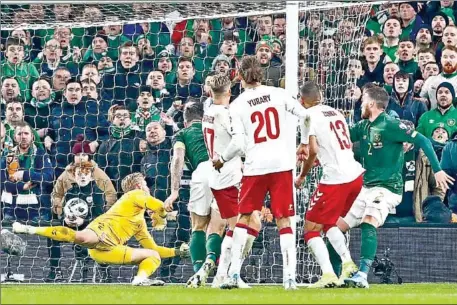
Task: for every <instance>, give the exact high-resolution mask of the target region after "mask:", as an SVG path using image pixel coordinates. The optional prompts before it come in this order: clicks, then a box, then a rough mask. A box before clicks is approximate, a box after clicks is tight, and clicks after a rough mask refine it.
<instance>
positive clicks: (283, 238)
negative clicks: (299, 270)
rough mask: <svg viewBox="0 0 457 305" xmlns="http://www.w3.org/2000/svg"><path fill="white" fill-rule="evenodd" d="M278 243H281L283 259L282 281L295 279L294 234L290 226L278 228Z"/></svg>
mask: <svg viewBox="0 0 457 305" xmlns="http://www.w3.org/2000/svg"><path fill="white" fill-rule="evenodd" d="M279 243H280V245H281V253H282V261H283V281H286V280H290V279H292V280H295V265H296V264H297V257H296V256H295V253H296V252H295V250H294V248H295V235H294V233H293V232H292V228H291V227H287V228H282V229H281V230H279Z"/></svg>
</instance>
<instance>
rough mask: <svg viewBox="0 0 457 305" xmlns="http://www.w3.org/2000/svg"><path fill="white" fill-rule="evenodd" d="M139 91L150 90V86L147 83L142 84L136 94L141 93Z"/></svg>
mask: <svg viewBox="0 0 457 305" xmlns="http://www.w3.org/2000/svg"><path fill="white" fill-rule="evenodd" d="M141 92H150V93H151V92H152V87H151V86H147V85H142V86H141V87H140V88H139V90H138V96H139V95H141Z"/></svg>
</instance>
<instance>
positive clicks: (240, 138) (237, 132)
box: [213, 106, 246, 170]
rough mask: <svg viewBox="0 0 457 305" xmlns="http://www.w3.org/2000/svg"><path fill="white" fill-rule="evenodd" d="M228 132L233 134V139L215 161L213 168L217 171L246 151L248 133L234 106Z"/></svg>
mask: <svg viewBox="0 0 457 305" xmlns="http://www.w3.org/2000/svg"><path fill="white" fill-rule="evenodd" d="M227 130H228V131H229V132H230V133H231V135H232V139H231V141H230V143H229V145H228V146H227V148H226V149H225V150H224V152H223V153H222V155H221V156H219V159H218V160H216V161H213V166H214V168H215V169H217V170H219V169H221V168H222V166H223V165H224V163H225V162H227V161H229V160H231V159H233V158H235V157H236V156H238V155H240V154H242V153H243V152H244V151H245V149H246V141H245V138H246V132H245V130H244V125H243V121H242V119H241V116H240V115H239V114H238V112H237V110H236V109H235V107H234V106H232V107H231V108H230V124H229V128H228V129H227Z"/></svg>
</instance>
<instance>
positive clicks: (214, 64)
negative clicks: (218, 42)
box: [211, 54, 230, 71]
mask: <svg viewBox="0 0 457 305" xmlns="http://www.w3.org/2000/svg"><path fill="white" fill-rule="evenodd" d="M220 61H225V62H227V63H228V65H229V66H230V59H229V58H228V57H227V56H226V55H224V54H220V55H217V56H216V58H214V60H213V63H212V65H211V70H212V71H214V70H215V69H216V66H217V63H218V62H220Z"/></svg>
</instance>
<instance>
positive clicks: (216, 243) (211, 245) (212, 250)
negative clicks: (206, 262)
mask: <svg viewBox="0 0 457 305" xmlns="http://www.w3.org/2000/svg"><path fill="white" fill-rule="evenodd" d="M221 245H222V238H221V237H220V236H219V234H217V233H213V234H210V235H209V236H208V239H207V240H206V253H207V254H206V259H210V260H212V261H213V262H214V263H216V260H217V258H218V257H219V256H220V255H221Z"/></svg>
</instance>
